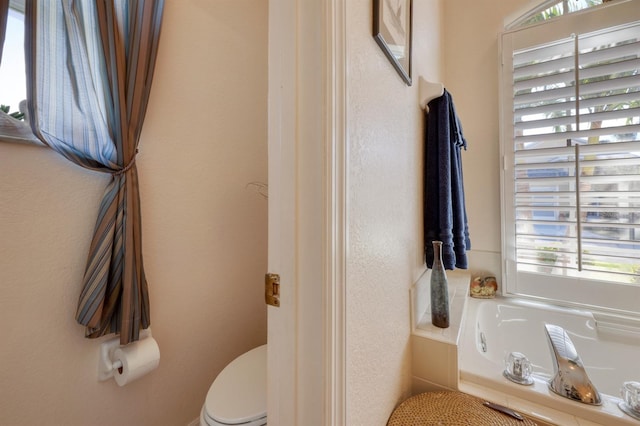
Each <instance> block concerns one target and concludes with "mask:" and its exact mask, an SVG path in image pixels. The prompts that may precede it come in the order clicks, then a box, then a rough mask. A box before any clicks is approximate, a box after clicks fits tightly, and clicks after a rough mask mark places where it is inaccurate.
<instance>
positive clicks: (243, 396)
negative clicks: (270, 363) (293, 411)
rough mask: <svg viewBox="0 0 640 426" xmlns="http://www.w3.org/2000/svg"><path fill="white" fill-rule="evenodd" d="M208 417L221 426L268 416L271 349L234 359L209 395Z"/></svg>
mask: <svg viewBox="0 0 640 426" xmlns="http://www.w3.org/2000/svg"><path fill="white" fill-rule="evenodd" d="M205 410H206V412H207V414H208V415H209V416H210V417H212V418H213V419H215V420H216V421H218V422H220V423H229V424H234V423H243V422H250V421H251V420H255V419H257V418H260V417H264V416H265V415H266V413H267V345H262V346H258V347H257V348H255V349H252V350H250V351H249V352H246V353H244V354H242V355H240V356H239V357H238V358H236V359H234V360H233V361H232V362H231V363H230V364H229V365H227V366H226V367H225V368H224V369H223V370H222V371H221V372H220V374H218V377H216V379H215V380H214V382H213V384H212V385H211V387H210V388H209V392H208V393H207V399H206V401H205Z"/></svg>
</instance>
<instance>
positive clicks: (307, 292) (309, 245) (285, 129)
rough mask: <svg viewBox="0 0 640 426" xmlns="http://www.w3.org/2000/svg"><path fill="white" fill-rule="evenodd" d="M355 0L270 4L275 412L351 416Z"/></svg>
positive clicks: (279, 416) (283, 416)
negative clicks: (350, 115)
mask: <svg viewBox="0 0 640 426" xmlns="http://www.w3.org/2000/svg"><path fill="white" fill-rule="evenodd" d="M345 20H346V1H344V0H327V1H323V2H313V1H311V2H310V1H304V0H271V1H270V2H269V61H268V62H269V64H268V72H269V83H268V87H269V100H268V116H269V118H268V127H269V130H268V145H269V148H268V153H269V225H268V226H269V243H268V253H269V255H268V268H269V272H272V273H277V274H279V275H280V306H279V307H273V306H269V307H268V309H267V312H268V343H269V346H268V366H267V382H268V385H267V388H268V389H267V391H268V408H267V410H268V416H269V423H273V424H277V425H297V424H308V425H316V424H317V425H320V424H325V425H337V426H341V425H344V424H346V407H347V392H346V391H347V389H346V387H347V386H346V372H345V371H346V352H345V348H346V345H345V341H346V300H345V294H346V292H345V284H346V259H347V257H346V256H347V239H346V235H347V224H348V223H347V213H346V212H347V210H346V207H347V206H346V200H347V196H346V195H347V194H346V192H347V191H346V188H347V185H346V165H347V161H346V152H347V150H346V145H347V117H346V99H347V97H346V50H347V49H346V47H347V46H346V25H345V24H346V22H345Z"/></svg>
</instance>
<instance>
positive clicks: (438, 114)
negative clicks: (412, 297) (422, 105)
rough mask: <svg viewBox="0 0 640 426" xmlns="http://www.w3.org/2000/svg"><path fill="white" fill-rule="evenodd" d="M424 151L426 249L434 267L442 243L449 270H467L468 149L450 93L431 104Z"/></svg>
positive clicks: (443, 255)
mask: <svg viewBox="0 0 640 426" xmlns="http://www.w3.org/2000/svg"><path fill="white" fill-rule="evenodd" d="M428 106H429V112H428V113H427V114H426V122H427V126H426V127H427V129H426V140H425V148H424V156H425V162H424V167H425V171H424V246H425V247H424V248H425V259H426V263H427V267H428V268H431V267H432V266H433V244H432V242H433V241H434V240H439V241H442V243H443V244H442V262H443V263H444V267H445V268H446V269H455V268H461V269H467V265H468V262H467V254H466V252H467V250H470V249H471V241H470V239H469V225H468V224H467V212H466V208H465V202H464V186H463V182H462V158H461V148H464V149H465V150H466V149H467V141H466V140H465V139H464V136H463V134H462V125H461V124H460V120H459V118H458V115H457V114H456V110H455V107H454V106H453V99H452V98H451V94H450V93H449V92H447V91H446V90H445V91H444V94H443V95H442V96H441V97H439V98H436V99H433V100H431V101H430V102H429V104H428Z"/></svg>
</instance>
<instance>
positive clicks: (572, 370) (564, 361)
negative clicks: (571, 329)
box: [544, 324, 602, 405]
mask: <svg viewBox="0 0 640 426" xmlns="http://www.w3.org/2000/svg"><path fill="white" fill-rule="evenodd" d="M544 326H545V329H546V332H547V337H548V338H549V345H550V346H551V354H552V355H553V360H554V364H553V372H554V375H553V378H552V379H551V380H550V381H549V388H550V389H551V390H552V391H553V392H555V393H557V394H558V395H560V396H564V397H565V398H569V399H573V400H575V401H580V402H582V403H585V404H591V405H600V404H601V403H602V399H601V398H600V393H599V392H598V391H597V390H596V388H595V386H593V384H592V383H591V380H589V377H588V376H587V372H586V370H585V369H584V364H582V359H580V355H578V352H577V351H576V348H575V346H573V342H572V341H571V339H570V338H569V335H568V334H567V332H566V331H565V330H564V329H563V328H562V327H560V326H557V325H553V324H545V325H544Z"/></svg>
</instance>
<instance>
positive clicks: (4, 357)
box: [0, 0, 267, 426]
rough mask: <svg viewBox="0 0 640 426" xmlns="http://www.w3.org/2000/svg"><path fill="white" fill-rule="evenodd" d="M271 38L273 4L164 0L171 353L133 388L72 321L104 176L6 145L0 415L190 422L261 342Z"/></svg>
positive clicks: (145, 150)
mask: <svg viewBox="0 0 640 426" xmlns="http://www.w3.org/2000/svg"><path fill="white" fill-rule="evenodd" d="M266 37H267V5H266V2H265V1H262V0H233V1H215V2H212V1H209V0H192V1H189V2H184V1H181V0H168V1H167V2H166V8H165V20H164V26H163V29H162V40H161V45H160V52H159V58H158V63H157V66H156V73H155V80H154V83H153V84H154V86H153V90H152V94H151V99H150V105H149V109H148V112H147V119H146V123H145V128H144V130H143V134H142V141H141V145H140V154H139V157H138V162H137V164H138V168H139V171H140V182H141V201H142V214H143V245H144V260H145V266H146V272H147V278H148V281H149V286H150V296H151V309H152V311H151V315H152V329H153V334H154V336H155V337H156V339H157V341H158V343H159V345H160V351H161V362H160V366H159V368H158V369H157V370H156V371H154V372H152V373H151V374H149V375H148V376H145V377H143V378H142V379H140V380H139V381H137V382H133V383H131V384H129V385H127V386H125V387H123V388H120V387H118V386H117V385H116V383H115V382H114V381H113V380H111V381H108V382H98V381H97V364H98V348H99V342H100V341H92V340H87V339H85V338H84V337H83V336H84V331H83V329H82V327H80V326H79V325H77V324H76V323H75V321H74V313H75V304H76V301H77V298H78V294H79V291H80V287H79V286H80V279H81V277H82V273H83V268H84V262H85V257H86V252H87V248H88V245H89V242H90V233H91V231H92V229H93V226H94V222H95V214H96V210H97V203H98V202H99V199H100V197H101V194H102V189H103V187H104V185H105V182H106V179H108V177H105V176H102V175H98V174H96V173H92V172H87V171H85V170H83V169H80V168H78V167H76V166H73V165H71V164H69V163H66V162H65V160H63V159H62V158H61V157H59V156H57V155H56V154H55V153H54V152H53V151H51V150H49V149H47V148H44V147H36V146H24V145H16V144H8V143H2V142H0V323H2V331H1V332H0V340H1V341H2V344H1V346H2V349H0V424H2V425H12V426H19V425H27V424H29V425H31V424H52V425H53V424H55V425H67V426H75V425H78V426H80V425H82V426H85V425H92V426H98V425H186V424H187V423H189V422H190V421H191V420H193V419H195V418H196V417H197V416H198V415H199V410H200V407H201V406H202V403H203V402H204V398H205V395H206V391H207V389H208V387H209V385H210V384H211V382H212V380H213V378H214V377H215V376H216V374H217V373H218V372H219V371H220V370H221V369H222V368H223V367H224V366H225V365H226V364H227V363H228V362H229V361H230V360H231V359H233V358H234V357H235V356H237V355H239V354H240V353H242V352H244V351H246V350H248V349H250V348H252V347H254V346H257V345H259V344H262V343H264V342H265V341H266V308H265V306H264V302H263V298H262V292H263V290H262V281H263V275H264V273H265V270H266V250H267V244H266V241H267V240H266V238H267V225H266V224H267V221H266V219H267V218H266V215H267V202H266V200H264V199H262V198H260V197H259V196H258V195H257V194H256V193H255V192H253V191H251V190H247V189H245V185H246V184H247V183H248V182H251V181H266V176H267V160H266V152H267V151H266V148H267V144H266V130H267V121H266V117H267V111H266V105H267V104H266V99H267V76H266V73H265V72H264V70H265V69H266V61H267V40H266Z"/></svg>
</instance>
